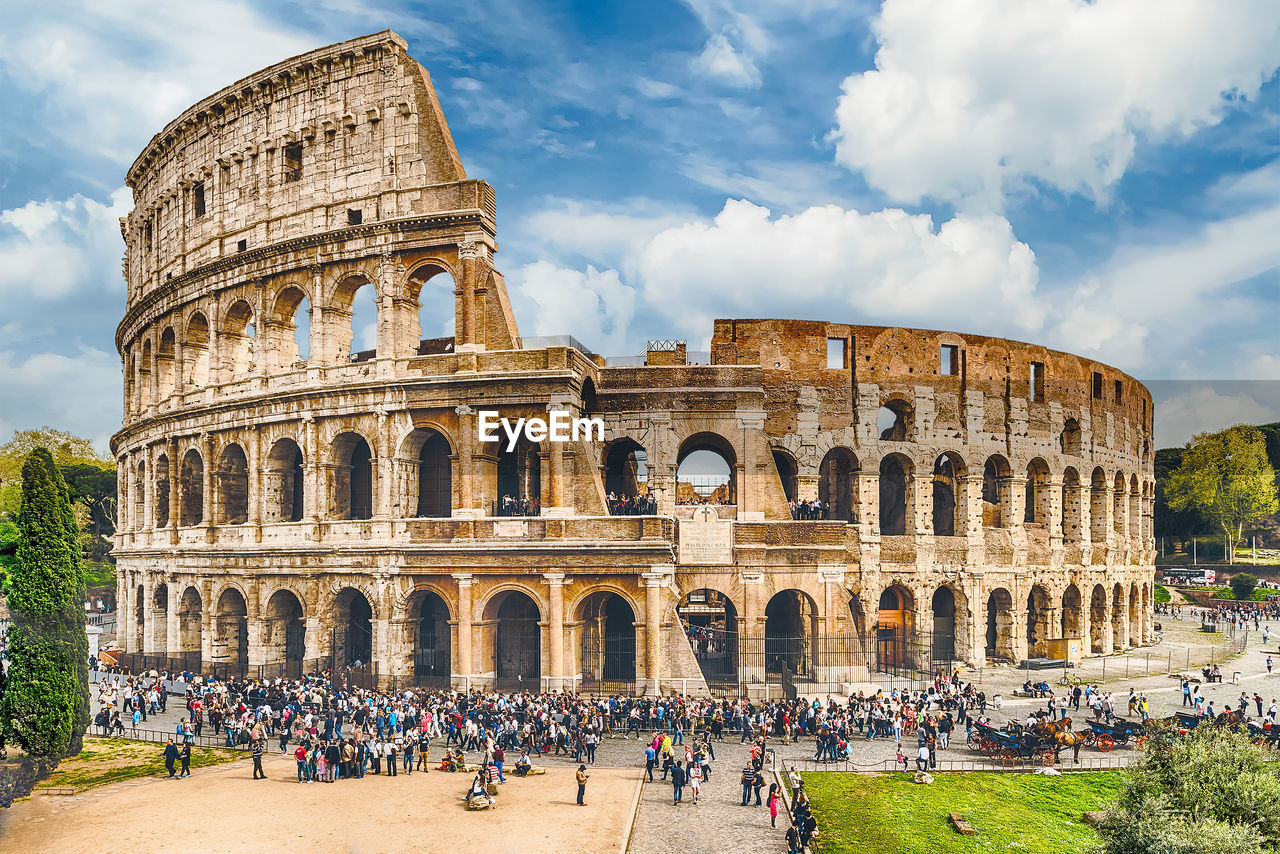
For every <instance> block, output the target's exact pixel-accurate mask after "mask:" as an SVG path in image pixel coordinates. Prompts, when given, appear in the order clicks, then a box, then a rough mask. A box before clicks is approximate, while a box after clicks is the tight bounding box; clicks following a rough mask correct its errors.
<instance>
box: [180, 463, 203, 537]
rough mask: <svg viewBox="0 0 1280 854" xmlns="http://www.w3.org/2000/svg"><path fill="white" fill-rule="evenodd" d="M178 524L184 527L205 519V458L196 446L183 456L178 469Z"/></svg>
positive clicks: (197, 523)
mask: <svg viewBox="0 0 1280 854" xmlns="http://www.w3.org/2000/svg"><path fill="white" fill-rule="evenodd" d="M178 498H179V506H178V509H179V513H178V524H179V525H182V526H183V527H184V528H187V527H191V526H192V525H199V524H200V523H201V522H203V521H204V458H203V457H201V456H200V452H199V451H197V450H196V449H195V448H192V449H191V450H189V451H187V452H186V453H185V454H183V456H182V467H181V468H180V469H179V470H178Z"/></svg>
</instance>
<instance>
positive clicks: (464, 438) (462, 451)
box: [453, 403, 476, 517]
mask: <svg viewBox="0 0 1280 854" xmlns="http://www.w3.org/2000/svg"><path fill="white" fill-rule="evenodd" d="M453 411H454V412H456V413H457V415H458V453H457V463H456V464H455V465H454V468H453V470H454V471H455V472H457V474H458V486H457V490H458V500H457V502H456V503H455V504H454V508H453V515H454V516H463V517H474V516H475V515H476V512H475V510H476V508H475V505H474V499H473V493H474V484H473V483H472V482H471V481H472V476H473V474H474V468H475V465H474V456H475V442H476V422H475V418H474V415H475V410H474V409H472V408H471V407H470V406H467V405H466V404H465V403H464V404H462V405H461V406H458V407H455V408H454V410H453Z"/></svg>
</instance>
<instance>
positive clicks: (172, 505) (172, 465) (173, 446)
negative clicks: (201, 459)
mask: <svg viewBox="0 0 1280 854" xmlns="http://www.w3.org/2000/svg"><path fill="white" fill-rule="evenodd" d="M168 457H169V544H170V545H176V544H177V542H178V520H179V517H180V516H181V514H182V504H181V496H180V495H179V494H178V484H179V482H180V481H179V477H178V475H179V468H180V467H181V465H182V461H181V460H179V459H178V440H177V439H170V440H169V445H168Z"/></svg>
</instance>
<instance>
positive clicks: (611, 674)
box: [575, 587, 637, 686]
mask: <svg viewBox="0 0 1280 854" xmlns="http://www.w3.org/2000/svg"><path fill="white" fill-rule="evenodd" d="M575 613H576V614H577V621H578V622H580V623H581V624H582V628H581V642H580V654H581V673H582V681H583V684H584V685H586V686H600V685H604V684H606V683H628V684H630V683H634V682H635V681H636V675H637V673H636V607H635V604H634V603H633V602H632V601H631V597H629V596H627V595H626V594H624V593H622V592H620V591H619V590H617V589H600V588H599V587H596V588H594V589H593V590H591V591H590V592H589V593H587V594H585V595H584V596H582V597H580V598H579V600H578V604H577V608H576V609H575Z"/></svg>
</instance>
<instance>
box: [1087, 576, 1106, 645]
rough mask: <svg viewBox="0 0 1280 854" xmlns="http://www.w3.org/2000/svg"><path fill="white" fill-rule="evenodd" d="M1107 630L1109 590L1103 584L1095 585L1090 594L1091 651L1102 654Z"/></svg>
mask: <svg viewBox="0 0 1280 854" xmlns="http://www.w3.org/2000/svg"><path fill="white" fill-rule="evenodd" d="M1106 630H1107V591H1106V590H1105V589H1103V587H1102V585H1101V584H1095V585H1094V586H1093V592H1092V593H1091V594H1090V596H1089V651H1090V652H1092V653H1094V654H1096V655H1100V654H1102V651H1103V649H1104V648H1105V646H1104V643H1105V642H1104V640H1103V639H1104V637H1105V634H1104V633H1105V632H1106Z"/></svg>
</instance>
